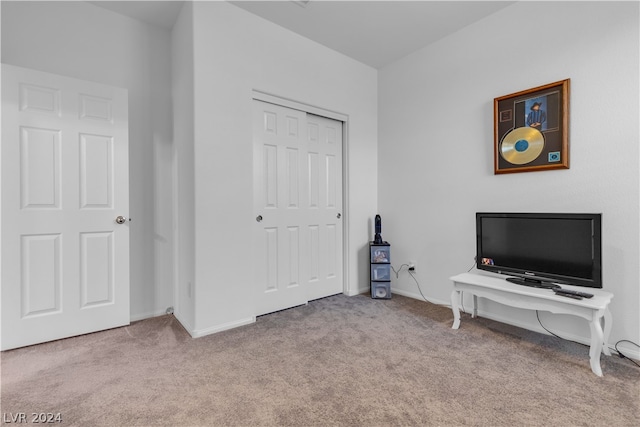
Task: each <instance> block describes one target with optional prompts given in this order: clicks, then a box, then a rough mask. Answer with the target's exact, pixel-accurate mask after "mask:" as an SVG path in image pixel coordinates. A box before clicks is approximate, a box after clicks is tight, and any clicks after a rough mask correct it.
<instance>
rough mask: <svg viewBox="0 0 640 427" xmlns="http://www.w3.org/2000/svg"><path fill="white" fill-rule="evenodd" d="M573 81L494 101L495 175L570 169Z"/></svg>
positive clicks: (560, 82) (545, 86) (561, 82)
mask: <svg viewBox="0 0 640 427" xmlns="http://www.w3.org/2000/svg"><path fill="white" fill-rule="evenodd" d="M569 86H570V79H565V80H561V81H558V82H555V83H549V84H546V85H543V86H538V87H534V88H532V89H527V90H523V91H520V92H516V93H512V94H510V95H505V96H501V97H499V98H495V99H494V100H493V116H494V144H493V152H494V174H496V175H497V174H505V173H515V172H532V171H543V170H552V169H569Z"/></svg>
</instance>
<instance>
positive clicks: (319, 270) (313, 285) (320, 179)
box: [304, 114, 343, 301]
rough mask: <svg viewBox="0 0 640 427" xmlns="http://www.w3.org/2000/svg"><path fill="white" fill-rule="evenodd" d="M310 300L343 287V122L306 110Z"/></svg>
mask: <svg viewBox="0 0 640 427" xmlns="http://www.w3.org/2000/svg"><path fill="white" fill-rule="evenodd" d="M307 141H308V145H307V159H308V162H307V164H308V168H309V169H308V174H307V188H308V194H309V197H308V203H307V206H306V208H307V209H306V212H305V213H306V216H307V218H306V219H305V220H304V222H305V223H306V227H307V232H306V234H307V239H308V240H307V247H308V253H307V254H306V256H307V259H308V269H307V275H306V277H305V279H306V288H307V297H308V299H309V301H311V300H314V299H318V298H324V297H327V296H329V295H335V294H338V293H340V292H342V291H343V281H342V259H343V257H342V247H343V246H342V122H339V121H336V120H332V119H327V118H325V117H320V116H314V115H311V114H307Z"/></svg>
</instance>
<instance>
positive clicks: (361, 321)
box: [1, 295, 640, 426]
mask: <svg viewBox="0 0 640 427" xmlns="http://www.w3.org/2000/svg"><path fill="white" fill-rule="evenodd" d="M452 320H453V316H452V314H451V310H450V309H448V308H444V307H438V306H435V305H432V304H428V303H425V302H422V301H416V300H412V299H409V298H404V297H401V296H395V295H394V297H393V299H391V300H372V299H370V298H368V297H367V296H365V295H360V296H357V297H351V298H348V297H345V296H342V295H339V296H335V297H330V298H326V299H322V300H318V301H314V302H312V303H310V304H309V305H307V306H302V307H297V308H294V309H290V310H286V311H282V312H279V313H274V314H271V315H268V316H263V317H260V318H258V321H257V323H256V324H254V325H249V326H245V327H241V328H237V329H234V330H230V331H226V332H222V333H219V334H215V335H211V336H207V337H203V338H199V339H192V338H190V337H189V335H188V334H187V333H186V332H185V331H184V330H183V329H182V327H181V326H180V324H179V323H178V322H177V321H176V320H175V318H173V317H172V316H162V317H157V318H154V319H148V320H144V321H140V322H136V323H133V324H132V325H131V326H129V327H125V328H118V329H113V330H109V331H104V332H99V333H95V334H90V335H85V336H81V337H76V338H70V339H66V340H60V341H55V342H51V343H46V344H41V345H37V346H32V347H27V348H23V349H18V350H12V351H7V352H4V353H2V365H1V367H2V372H1V375H2V389H1V397H2V400H1V403H2V412H3V413H4V414H15V413H19V412H25V413H27V416H28V417H29V416H30V414H31V413H33V412H37V413H41V412H44V413H46V412H51V413H60V414H61V416H62V425H65V426H136V425H138V426H152V425H153V426H156V425H170V426H226V425H241V426H255V425H290V426H305V425H323V426H325V425H350V426H351V425H353V426H387V425H436V426H448V425H478V426H513V425H518V426H520V425H531V426H551V425H557V426H574V425H575V426H578V425H584V426H600V425H602V426H605V425H606V426H632V425H638V419H639V418H640V410H639V407H640V369H638V368H636V367H635V366H633V365H632V364H631V363H630V362H629V361H626V360H623V359H620V358H618V357H617V356H614V357H606V356H603V358H602V369H603V372H604V377H602V378H598V377H596V376H595V375H594V374H593V373H592V372H591V370H590V368H589V355H588V348H587V347H585V346H582V345H579V344H575V343H571V342H567V341H562V340H560V339H558V338H555V337H551V336H547V335H542V334H538V333H534V332H530V331H526V330H522V329H519V328H515V327H511V326H507V325H503V324H500V323H497V322H493V321H490V320H487V319H482V318H479V319H471V318H470V317H469V316H468V315H465V316H464V317H463V320H462V325H461V328H460V329H459V330H457V331H454V330H452V329H451V323H452Z"/></svg>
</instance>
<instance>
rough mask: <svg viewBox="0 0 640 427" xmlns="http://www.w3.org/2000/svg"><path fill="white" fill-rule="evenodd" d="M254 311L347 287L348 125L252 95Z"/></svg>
mask: <svg viewBox="0 0 640 427" xmlns="http://www.w3.org/2000/svg"><path fill="white" fill-rule="evenodd" d="M253 114H254V116H253V128H254V207H255V214H256V218H255V223H254V225H255V231H254V242H255V257H256V259H255V263H256V266H257V267H256V271H255V276H254V280H255V289H256V298H257V299H256V307H257V311H256V315H262V314H266V313H271V312H274V311H278V310H283V309H286V308H290V307H294V306H297V305H301V304H306V303H307V302H308V301H309V300H312V299H316V298H321V297H325V296H329V295H333V294H336V293H340V292H342V289H343V284H342V221H341V220H342V218H341V217H342V212H341V209H342V157H341V155H342V144H341V143H342V123H341V122H337V121H334V120H330V119H325V118H322V117H317V116H311V115H309V114H307V113H305V112H302V111H298V110H294V109H289V108H285V107H282V106H278V105H274V104H270V103H266V102H262V101H257V100H256V101H254V110H253Z"/></svg>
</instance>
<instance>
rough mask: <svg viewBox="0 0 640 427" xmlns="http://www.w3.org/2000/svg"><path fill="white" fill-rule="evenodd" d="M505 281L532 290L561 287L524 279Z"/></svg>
mask: <svg viewBox="0 0 640 427" xmlns="http://www.w3.org/2000/svg"><path fill="white" fill-rule="evenodd" d="M505 280H506V281H507V282H511V283H515V284H516V285H520V286H529V287H530V288H541V289H558V288H559V287H560V285H556V284H555V283H551V282H543V281H541V280H535V279H526V278H524V277H507V278H506V279H505Z"/></svg>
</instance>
